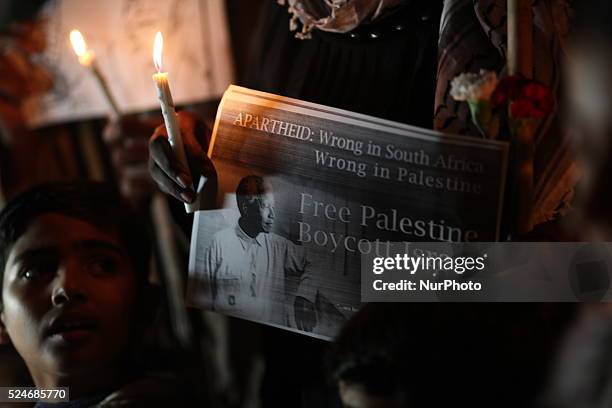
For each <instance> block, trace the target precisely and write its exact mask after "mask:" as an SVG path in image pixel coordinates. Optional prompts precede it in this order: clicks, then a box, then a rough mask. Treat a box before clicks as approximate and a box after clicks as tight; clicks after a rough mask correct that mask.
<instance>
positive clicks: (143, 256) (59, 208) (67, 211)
mask: <svg viewBox="0 0 612 408" xmlns="http://www.w3.org/2000/svg"><path fill="white" fill-rule="evenodd" d="M49 213H52V214H60V215H65V216H67V217H70V218H75V219H78V220H81V221H85V222H87V223H89V224H91V225H93V226H95V227H98V228H100V229H103V230H108V229H111V228H117V230H118V232H119V235H120V238H121V240H122V244H123V245H125V249H126V252H127V254H128V256H129V258H130V260H131V262H132V266H133V267H134V270H135V272H136V274H137V277H138V279H139V282H141V283H143V284H144V283H146V280H147V274H148V269H149V256H150V251H151V249H150V242H151V241H150V235H149V233H148V229H147V226H146V224H145V223H144V221H143V219H142V218H141V217H140V216H139V215H138V214H136V213H135V212H134V211H133V210H132V208H131V207H130V206H129V204H127V202H126V201H125V200H124V199H123V198H122V196H121V195H120V194H119V192H118V191H117V189H116V188H115V187H114V186H113V185H112V184H109V183H101V182H91V181H83V182H70V183H48V184H42V185H39V186H37V187H34V188H32V189H30V190H28V191H26V192H24V193H22V194H21V195H19V196H17V197H16V198H15V199H13V200H11V201H10V202H9V203H8V204H7V206H6V207H5V208H4V210H3V211H2V212H1V213H0V294H1V293H2V282H3V275H4V269H5V267H6V262H7V260H8V255H9V253H10V251H11V248H12V246H13V245H14V244H15V242H16V241H17V240H18V239H19V237H21V236H22V235H23V234H24V233H25V231H26V230H27V228H28V226H29V225H30V224H31V223H32V221H34V220H35V219H36V218H37V217H38V216H40V215H43V214H49ZM1 304H2V299H1V298H0V305H1Z"/></svg>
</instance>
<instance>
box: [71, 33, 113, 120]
mask: <svg viewBox="0 0 612 408" xmlns="http://www.w3.org/2000/svg"><path fill="white" fill-rule="evenodd" d="M70 42H71V43H72V48H73V49H74V53H75V54H76V55H77V57H79V63H80V64H81V65H82V66H84V67H86V68H89V69H90V70H91V72H92V73H93V75H94V78H96V81H97V82H98V85H99V86H100V88H101V89H102V92H104V96H105V97H106V100H107V102H108V104H109V106H110V108H111V112H112V115H113V116H114V117H115V118H119V117H120V116H121V113H120V111H119V106H118V105H117V102H115V98H113V95H112V94H111V92H110V89H109V88H108V85H107V83H106V80H105V79H104V76H102V73H101V72H100V70H99V69H98V66H97V64H96V56H95V54H94V52H93V51H92V50H90V49H88V48H87V43H86V42H85V38H84V37H83V34H81V32H80V31H79V30H72V31H71V32H70Z"/></svg>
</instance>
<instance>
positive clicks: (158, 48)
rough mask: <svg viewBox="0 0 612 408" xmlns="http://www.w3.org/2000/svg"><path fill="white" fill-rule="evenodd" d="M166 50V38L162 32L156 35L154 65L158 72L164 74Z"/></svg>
mask: <svg viewBox="0 0 612 408" xmlns="http://www.w3.org/2000/svg"><path fill="white" fill-rule="evenodd" d="M163 50H164V37H162V33H161V32H159V31H158V32H157V34H155V43H154V44H153V63H154V64H155V69H156V70H157V72H162V52H163Z"/></svg>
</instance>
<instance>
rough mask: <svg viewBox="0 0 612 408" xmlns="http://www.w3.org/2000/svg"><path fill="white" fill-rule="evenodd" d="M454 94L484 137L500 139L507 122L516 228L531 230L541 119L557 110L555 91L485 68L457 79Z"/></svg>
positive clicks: (522, 230)
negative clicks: (537, 145)
mask: <svg viewBox="0 0 612 408" xmlns="http://www.w3.org/2000/svg"><path fill="white" fill-rule="evenodd" d="M451 96H452V97H453V98H454V99H455V100H457V101H465V102H467V103H468V105H469V107H470V113H471V118H472V121H473V123H474V124H475V125H476V127H477V128H478V130H479V131H480V133H481V135H482V137H484V138H487V139H500V138H501V137H500V131H501V130H503V129H504V126H505V127H506V129H507V130H508V132H507V133H505V134H509V136H510V143H511V171H512V173H511V176H512V177H513V183H512V185H511V186H510V188H511V190H510V194H511V197H512V198H513V199H516V200H517V203H516V209H515V212H516V214H515V218H516V221H517V222H516V224H515V225H514V227H515V228H513V230H514V232H516V233H519V234H520V233H525V232H528V231H529V230H530V229H531V222H530V215H531V204H532V203H531V200H532V191H533V159H534V150H535V147H534V146H535V143H534V140H535V134H536V132H537V130H538V128H539V124H540V122H541V121H542V120H544V119H545V118H547V117H548V116H549V115H550V114H551V113H552V112H553V109H554V107H555V101H554V98H553V95H552V92H551V91H550V89H548V87H546V86H545V85H543V84H541V83H539V82H537V81H533V80H529V79H526V78H524V77H522V76H517V75H513V76H507V77H505V78H503V79H501V80H498V78H497V74H496V73H495V72H491V71H485V70H481V71H480V72H479V73H464V74H461V75H459V76H457V77H456V78H455V79H453V81H452V82H451Z"/></svg>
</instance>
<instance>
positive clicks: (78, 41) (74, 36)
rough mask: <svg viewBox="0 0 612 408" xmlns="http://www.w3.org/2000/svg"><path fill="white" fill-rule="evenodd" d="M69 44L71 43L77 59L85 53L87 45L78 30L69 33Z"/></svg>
mask: <svg viewBox="0 0 612 408" xmlns="http://www.w3.org/2000/svg"><path fill="white" fill-rule="evenodd" d="M70 42H71V43H72V48H73V49H74V53H75V54H76V55H77V56H78V57H82V56H84V55H85V54H86V53H87V43H86V42H85V38H83V34H81V32H80V31H79V30H72V31H71V32H70Z"/></svg>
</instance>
